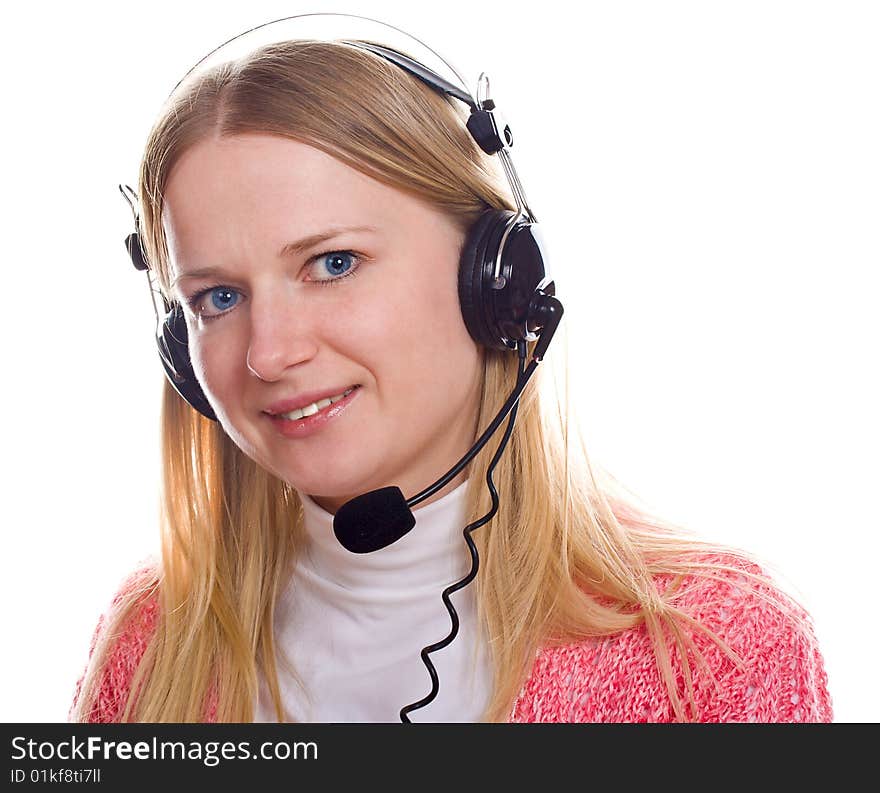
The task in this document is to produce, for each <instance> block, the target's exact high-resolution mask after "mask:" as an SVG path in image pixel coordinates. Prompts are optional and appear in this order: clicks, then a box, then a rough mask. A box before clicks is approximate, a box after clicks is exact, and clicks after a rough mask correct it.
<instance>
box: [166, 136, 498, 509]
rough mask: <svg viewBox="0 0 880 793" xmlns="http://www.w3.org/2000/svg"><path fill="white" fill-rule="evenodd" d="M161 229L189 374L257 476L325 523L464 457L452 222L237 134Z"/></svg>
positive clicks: (280, 145) (176, 193) (472, 407)
mask: <svg viewBox="0 0 880 793" xmlns="http://www.w3.org/2000/svg"><path fill="white" fill-rule="evenodd" d="M162 222H163V226H164V229H165V233H166V236H167V240H168V250H169V255H170V264H171V274H172V278H173V279H174V292H175V297H176V298H177V299H179V300H180V301H181V302H182V304H183V305H184V306H185V307H186V317H187V328H188V331H189V349H190V357H191V358H192V362H193V368H194V370H195V372H196V375H197V377H198V379H199V382H200V383H201V385H202V388H203V390H204V392H205V394H206V396H207V397H208V399H209V401H210V402H211V405H212V406H213V408H214V410H215V412H216V414H217V417H218V419H219V420H220V423H221V425H222V426H223V429H224V430H225V431H226V433H227V434H228V435H229V436H230V438H232V440H233V441H234V442H235V443H236V444H237V445H238V446H239V448H241V450H242V451H243V452H244V453H245V454H246V455H248V456H249V457H251V458H252V459H253V460H255V461H256V462H257V463H259V464H260V465H262V466H263V467H264V468H266V469H267V470H269V471H270V472H272V473H273V474H275V475H276V476H278V477H280V478H281V479H284V480H285V481H287V482H289V483H290V484H291V485H292V486H293V487H295V488H296V489H298V490H300V491H301V492H304V493H308V494H309V495H311V496H312V497H313V498H314V499H315V500H316V501H317V502H318V503H319V504H320V505H321V506H322V507H324V509H326V510H328V511H330V512H334V513H335V511H336V509H337V508H338V507H339V506H340V505H341V504H343V503H344V502H345V501H347V500H349V499H350V498H353V497H355V496H357V495H360V494H361V493H365V492H367V491H369V490H373V489H377V488H380V487H385V486H388V485H397V486H398V487H400V489H401V490H402V491H403V494H404V496H405V497H407V498H409V497H411V496H413V495H415V494H416V493H418V492H420V491H421V490H423V489H424V488H426V487H427V486H429V485H430V484H432V483H433V482H434V481H436V480H437V479H438V478H439V477H440V476H442V475H443V474H444V473H446V471H447V470H449V469H450V468H451V467H452V466H453V465H454V464H455V463H456V462H457V461H458V460H459V459H460V458H461V457H462V456H463V455H464V454H465V452H466V451H467V450H468V448H469V447H470V446H471V445H472V444H473V441H474V439H475V437H476V432H477V427H476V416H477V408H478V404H479V398H480V378H481V371H482V370H481V365H480V353H479V348H478V346H477V344H476V343H475V342H474V341H473V340H472V339H471V338H470V336H469V334H468V332H467V329H466V328H465V325H464V320H463V319H462V316H461V309H460V308H459V300H458V280H457V279H458V262H459V253H460V250H461V246H462V243H463V239H464V236H463V233H462V232H461V231H460V230H459V229H458V228H457V227H456V226H455V225H454V223H453V222H452V221H451V220H450V219H449V218H448V217H447V216H446V215H444V214H442V213H440V212H438V211H437V210H435V209H433V208H432V207H430V206H428V205H427V204H426V203H424V202H422V201H420V200H419V199H416V198H414V197H411V196H409V195H407V194H405V193H403V192H400V191H398V190H396V189H393V188H391V187H387V186H385V185H383V184H381V183H380V182H377V181H375V180H373V179H371V178H369V177H367V176H365V175H363V174H361V173H360V172H358V171H356V170H354V169H352V168H350V167H349V166H347V165H345V164H343V163H342V162H340V161H339V160H336V159H335V158H333V157H330V156H329V155H327V154H324V153H323V152H321V151H319V150H317V149H315V148H312V147H311V146H307V145H305V144H303V143H299V142H296V141H291V140H287V139H285V138H281V137H277V136H271V135H241V136H235V137H226V138H216V137H212V138H210V139H208V140H204V141H202V142H200V143H198V144H197V145H195V146H194V147H192V148H191V149H189V150H188V151H187V152H186V153H185V154H184V155H183V157H182V158H181V159H180V160H179V161H178V163H177V164H176V165H175V167H174V169H173V170H172V173H171V175H170V179H169V180H168V183H167V186H166V190H165V207H164V210H163V216H162ZM352 387H354V391H351V393H348V394H347V395H346V396H344V397H343V398H342V399H339V400H337V397H339V396H340V395H343V394H346V393H347V392H349V389H351V388H352ZM303 405H306V407H305V411H304V413H305V414H312V415H303V414H301V413H300V412H297V411H294V408H299V407H302V406H303ZM316 409H317V413H315V411H316ZM465 475H466V471H465V472H462V473H461V474H459V476H458V477H457V478H456V479H455V480H453V482H451V483H450V484H449V485H448V486H447V487H446V488H444V489H443V490H441V491H439V492H438V493H437V494H435V495H434V496H433V497H432V498H431V499H427V500H426V501H424V502H422V503H421V504H420V506H422V505H424V504H427V503H430V501H433V500H435V499H436V498H440V497H442V496H443V495H444V494H445V493H447V492H449V490H450V489H451V488H453V487H455V486H457V485H458V484H460V483H461V482H462V481H463V480H464V476H465Z"/></svg>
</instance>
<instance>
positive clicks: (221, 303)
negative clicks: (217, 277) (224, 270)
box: [187, 286, 241, 320]
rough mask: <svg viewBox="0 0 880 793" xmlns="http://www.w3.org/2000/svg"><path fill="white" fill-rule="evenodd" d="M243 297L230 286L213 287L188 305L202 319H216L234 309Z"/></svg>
mask: <svg viewBox="0 0 880 793" xmlns="http://www.w3.org/2000/svg"><path fill="white" fill-rule="evenodd" d="M240 297H241V295H240V294H239V292H238V290H236V289H231V288H230V287H228V286H211V287H208V288H207V289H203V290H202V291H201V292H198V293H197V294H195V295H193V296H192V297H191V298H190V299H189V300H187V303H189V306H190V308H191V309H192V311H193V313H194V314H196V315H197V316H198V317H200V318H202V319H206V320H207V319H216V318H217V317H219V316H221V315H223V314H226V313H227V312H228V311H229V310H230V309H231V308H234V307H235V306H236V305H237V304H238V301H239V298H240Z"/></svg>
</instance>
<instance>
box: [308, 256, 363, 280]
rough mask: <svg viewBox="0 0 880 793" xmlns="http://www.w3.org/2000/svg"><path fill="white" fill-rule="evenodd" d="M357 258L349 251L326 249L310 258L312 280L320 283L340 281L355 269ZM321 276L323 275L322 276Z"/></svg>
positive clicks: (352, 273)
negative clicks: (324, 251) (313, 274)
mask: <svg viewBox="0 0 880 793" xmlns="http://www.w3.org/2000/svg"><path fill="white" fill-rule="evenodd" d="M358 264H359V258H358V257H357V256H356V255H355V254H354V253H352V252H351V251H328V252H327V253H319V254H318V255H317V256H315V257H314V258H313V259H312V270H313V272H314V273H315V278H314V280H315V281H317V282H318V283H321V284H331V283H334V282H336V281H341V280H342V279H343V278H347V277H348V276H350V275H354V274H355V272H356V271H357V268H358ZM322 276H323V277H322Z"/></svg>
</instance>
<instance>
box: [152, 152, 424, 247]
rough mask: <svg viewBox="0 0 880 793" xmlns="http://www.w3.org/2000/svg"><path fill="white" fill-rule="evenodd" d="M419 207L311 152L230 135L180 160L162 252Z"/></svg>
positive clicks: (402, 214) (170, 189)
mask: <svg viewBox="0 0 880 793" xmlns="http://www.w3.org/2000/svg"><path fill="white" fill-rule="evenodd" d="M420 204H421V202H420V201H418V200H417V199H415V198H413V197H411V196H408V195H407V194H405V193H403V192H402V191H399V190H396V189H394V188H392V187H389V186H388V185H384V184H382V183H381V182H378V181H376V180H375V179H371V178H370V177H368V176H366V175H365V174H362V173H361V172H360V171H357V170H356V169H354V168H352V167H350V166H348V165H346V164H345V163H343V162H341V161H340V160H338V159H336V158H335V157H331V156H330V155H329V154H326V153H325V152H323V151H321V150H319V149H316V148H314V147H313V146H309V145H307V144H305V143H301V142H299V141H294V140H290V139H287V138H282V137H279V136H275V135H237V136H233V137H211V138H207V139H205V140H202V141H200V142H198V143H197V144H195V145H194V146H192V147H191V148H190V149H188V150H187V151H186V152H185V153H184V154H183V155H182V156H181V158H180V160H179V161H178V162H177V163H176V164H175V166H174V168H173V169H172V171H171V174H170V175H169V178H168V181H167V184H166V187H165V194H164V208H163V212H162V222H163V226H164V227H165V231H166V234H167V236H168V241H169V248H174V249H179V248H180V247H181V246H183V247H186V246H187V243H188V242H192V241H194V240H196V239H203V238H204V237H205V236H209V237H211V238H214V239H217V238H218V234H219V236H220V237H222V236H223V232H224V231H226V232H229V231H232V230H239V231H240V230H241V228H242V227H245V226H246V227H250V228H253V229H255V230H259V232H260V233H262V234H265V233H266V232H268V231H269V230H270V229H272V228H274V227H279V226H280V227H283V232H284V233H285V234H290V233H311V232H314V231H316V230H319V227H323V226H327V225H331V224H332V225H343V224H348V223H351V224H361V225H375V226H380V225H382V224H383V223H385V224H387V223H388V222H389V219H394V222H395V223H397V222H399V221H400V220H403V219H405V218H407V217H411V216H412V215H413V213H418V212H419V211H424V210H425V207H423V206H419V205H420ZM279 231H281V229H280V228H279Z"/></svg>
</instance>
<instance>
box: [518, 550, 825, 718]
mask: <svg viewBox="0 0 880 793" xmlns="http://www.w3.org/2000/svg"><path fill="white" fill-rule="evenodd" d="M700 563H701V564H705V565H707V567H705V568H701V571H700V572H696V571H695V572H694V573H693V574H692V575H689V576H688V577H686V578H685V579H684V580H683V581H682V582H681V583H680V586H679V587H678V588H677V589H675V590H674V591H675V595H674V597H675V600H674V602H675V605H676V606H677V607H678V608H679V609H681V611H683V612H684V613H685V614H686V615H687V616H688V617H689V618H691V619H693V620H695V621H696V622H698V623H699V624H700V625H702V626H704V627H705V628H708V630H709V631H711V632H712V634H714V635H715V636H716V637H717V638H718V639H720V640H721V642H722V643H723V645H724V647H722V646H719V644H718V643H717V642H716V641H714V640H713V638H712V637H711V636H710V635H708V634H707V633H706V632H705V631H703V630H699V629H694V630H691V631H689V632H688V635H689V636H690V637H691V638H692V640H693V647H694V649H695V650H696V653H694V654H692V655H690V656H689V661H690V670H691V673H692V675H693V686H694V691H695V701H696V705H697V715H696V717H697V719H698V720H699V721H702V722H748V721H756V722H827V721H831V719H832V708H831V699H830V695H829V692H828V682H827V677H826V674H825V669H824V662H823V659H822V656H821V653H820V651H819V647H818V644H817V642H816V638H815V635H814V632H813V628H812V624H811V621H810V617H809V615H808V614H807V613H806V612H805V611H804V610H803V608H801V607H800V606H799V605H798V604H797V603H795V602H794V601H793V600H792V599H791V598H790V597H788V596H787V595H785V594H784V593H783V592H782V591H781V590H780V589H779V588H778V587H776V586H775V585H773V584H772V583H771V582H770V581H769V580H768V579H766V578H764V580H761V579H757V580H756V579H755V578H754V575H761V574H762V571H761V570H760V568H758V567H757V566H756V565H754V564H752V563H751V562H748V561H747V560H745V559H742V558H740V557H737V556H733V555H727V554H717V555H713V556H705V557H702V559H701V560H700ZM659 583H660V585H661V587H666V586H668V585H670V584H671V580H670V579H669V578H663V579H660V580H659ZM670 591H672V590H670ZM667 644H669V642H667ZM725 648H726V649H725ZM671 660H672V672H673V675H674V676H675V682H676V685H677V686H678V689H679V691H680V692H681V693H682V694H683V695H684V694H686V687H687V679H686V678H687V676H686V670H685V666H684V664H683V663H682V662H681V658H680V656H679V655H678V653H677V652H672V653H671ZM512 718H513V720H514V721H565V722H602V721H604V722H665V721H673V720H674V718H675V717H674V713H673V711H672V707H671V704H670V702H669V697H668V693H667V688H666V684H665V682H664V680H663V678H662V676H661V673H660V671H659V669H658V666H657V662H656V656H655V653H654V647H653V643H652V639H651V637H650V635H649V634H648V632H647V630H646V628H645V626H644V625H640V626H638V627H636V628H633V629H630V630H627V631H624V632H623V633H621V634H618V635H616V636H609V637H603V638H600V639H590V640H585V641H579V642H574V643H570V644H565V645H562V646H557V647H552V648H546V649H543V650H542V651H541V652H539V653H538V656H537V658H536V660H535V663H534V666H533V669H532V672H531V675H530V677H529V679H528V681H527V682H526V685H525V687H524V688H523V690H522V692H521V693H520V696H519V698H518V700H517V702H516V704H515V706H514V712H513V716H512Z"/></svg>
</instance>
